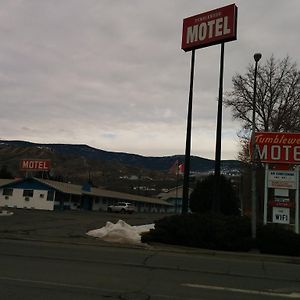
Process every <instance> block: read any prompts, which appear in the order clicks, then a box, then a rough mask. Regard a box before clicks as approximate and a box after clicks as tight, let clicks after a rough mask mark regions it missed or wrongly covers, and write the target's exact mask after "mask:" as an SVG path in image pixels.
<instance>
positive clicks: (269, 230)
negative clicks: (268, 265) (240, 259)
mask: <svg viewBox="0 0 300 300" xmlns="http://www.w3.org/2000/svg"><path fill="white" fill-rule="evenodd" d="M257 246H258V248H259V250H260V252H261V253H268V254H279V255H289V256H300V236H299V234H297V233H295V232H293V231H291V230H289V229H286V228H284V227H283V226H282V225H278V224H268V225H265V226H262V227H260V228H259V229H258V230H257Z"/></svg>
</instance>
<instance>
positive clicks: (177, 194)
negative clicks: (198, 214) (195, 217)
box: [158, 186, 192, 214]
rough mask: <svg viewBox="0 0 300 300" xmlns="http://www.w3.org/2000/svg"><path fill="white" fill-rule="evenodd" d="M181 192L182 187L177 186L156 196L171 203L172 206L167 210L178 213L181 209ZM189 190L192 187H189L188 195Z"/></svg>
mask: <svg viewBox="0 0 300 300" xmlns="http://www.w3.org/2000/svg"><path fill="white" fill-rule="evenodd" d="M182 192H183V187H182V186H177V187H175V188H173V189H170V190H168V191H164V192H162V193H160V194H159V195H158V198H159V199H161V200H164V201H166V202H168V203H169V204H171V205H172V207H170V208H169V210H168V211H169V212H171V213H175V214H180V213H181V211H182ZM191 192H192V189H189V196H190V195H191Z"/></svg>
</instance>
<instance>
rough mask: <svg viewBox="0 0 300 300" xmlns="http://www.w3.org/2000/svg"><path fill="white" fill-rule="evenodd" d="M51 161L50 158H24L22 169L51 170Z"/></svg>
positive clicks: (21, 164)
mask: <svg viewBox="0 0 300 300" xmlns="http://www.w3.org/2000/svg"><path fill="white" fill-rule="evenodd" d="M50 167H51V161H50V160H49V159H22V160H21V163H20V170H21V171H50Z"/></svg>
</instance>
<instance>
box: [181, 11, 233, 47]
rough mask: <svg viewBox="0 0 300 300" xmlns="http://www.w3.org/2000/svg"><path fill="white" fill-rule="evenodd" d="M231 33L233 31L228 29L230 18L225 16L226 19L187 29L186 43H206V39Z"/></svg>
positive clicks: (203, 23)
mask: <svg viewBox="0 0 300 300" xmlns="http://www.w3.org/2000/svg"><path fill="white" fill-rule="evenodd" d="M230 33H231V30H230V28H228V17H227V16H225V17H224V18H218V19H215V20H210V21H207V22H202V23H200V24H197V25H193V26H189V27H188V28H187V35H186V43H187V44H190V43H194V42H198V41H204V40H206V39H212V38H215V37H219V36H222V35H226V34H230Z"/></svg>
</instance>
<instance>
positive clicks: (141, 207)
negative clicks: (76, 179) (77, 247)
mask: <svg viewBox="0 0 300 300" xmlns="http://www.w3.org/2000/svg"><path fill="white" fill-rule="evenodd" d="M119 201H126V202H131V203H132V204H134V205H135V206H136V208H137V211H138V212H170V211H171V210H172V209H171V208H172V204H170V203H168V202H167V201H165V200H163V199H158V198H151V197H144V196H139V195H133V194H127V193H121V192H115V191H110V190H106V189H101V188H96V187H92V186H91V185H89V184H85V185H83V186H81V185H76V184H71V183H64V182H58V181H53V180H46V179H39V178H24V179H0V206H2V207H15V208H29V209H43V210H78V209H83V210H94V211H101V210H103V211H106V210H107V207H108V206H109V205H112V204H115V203H117V202H119Z"/></svg>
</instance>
